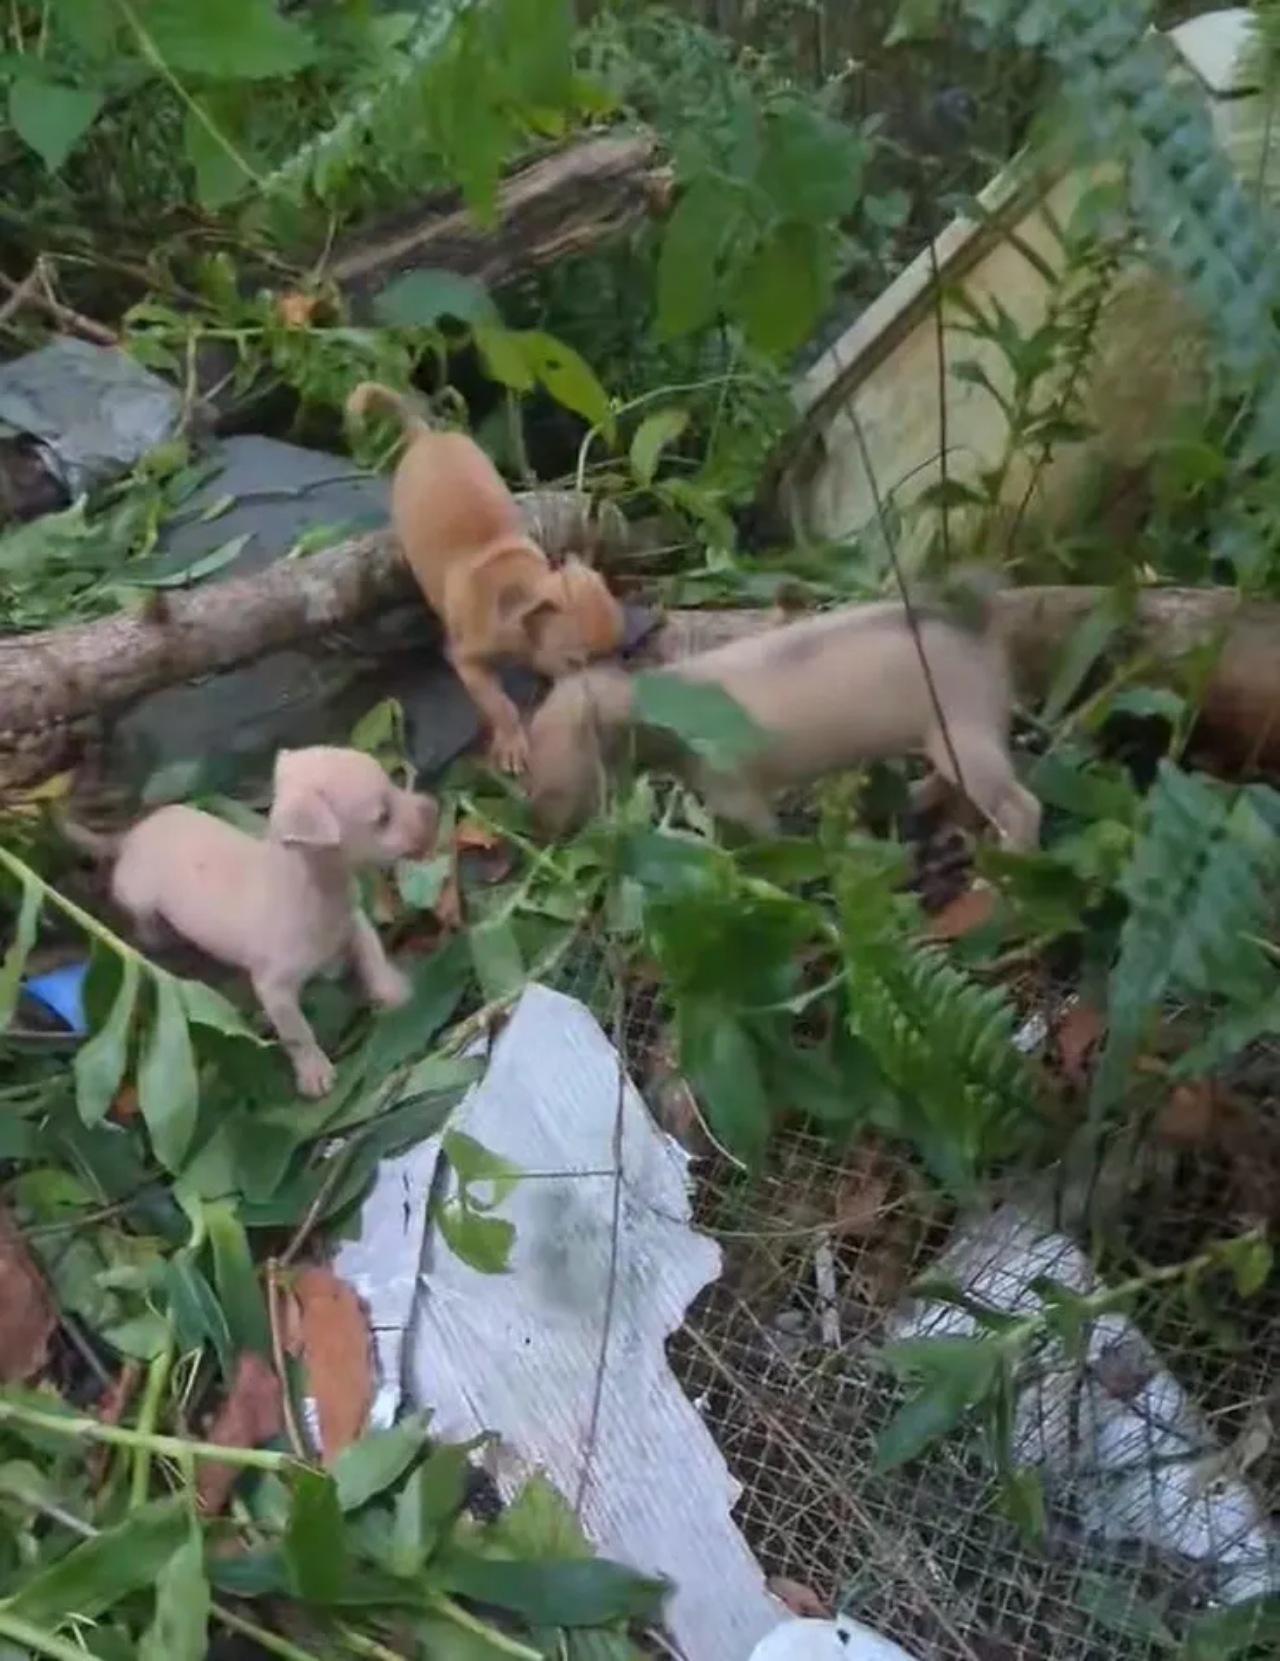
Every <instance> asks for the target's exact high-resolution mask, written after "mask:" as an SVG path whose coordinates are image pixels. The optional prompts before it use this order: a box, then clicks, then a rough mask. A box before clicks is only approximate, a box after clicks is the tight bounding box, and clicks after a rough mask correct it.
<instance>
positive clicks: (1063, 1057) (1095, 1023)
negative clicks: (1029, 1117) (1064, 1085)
mask: <svg viewBox="0 0 1280 1661" xmlns="http://www.w3.org/2000/svg"><path fill="white" fill-rule="evenodd" d="M1103 1031H1104V1023H1103V1019H1102V1014H1101V1011H1099V1010H1097V1009H1095V1008H1094V1006H1093V1005H1092V1004H1091V1003H1086V1002H1085V1000H1084V999H1083V998H1077V999H1076V1001H1075V1002H1074V1003H1073V1004H1072V1005H1071V1007H1070V1008H1069V1009H1068V1010H1067V1011H1066V1013H1065V1014H1064V1015H1063V1017H1062V1019H1061V1020H1060V1021H1059V1022H1058V1024H1057V1027H1056V1028H1055V1030H1054V1041H1055V1043H1056V1045H1057V1050H1058V1064H1059V1066H1060V1067H1061V1068H1062V1076H1063V1077H1064V1078H1065V1079H1066V1080H1067V1082H1068V1084H1073V1085H1075V1086H1076V1088H1077V1089H1083V1088H1084V1086H1085V1085H1086V1084H1088V1082H1089V1065H1090V1063H1091V1061H1092V1060H1093V1052H1094V1050H1095V1049H1096V1048H1097V1046H1098V1042H1099V1040H1100V1039H1101V1037H1102V1034H1103Z"/></svg>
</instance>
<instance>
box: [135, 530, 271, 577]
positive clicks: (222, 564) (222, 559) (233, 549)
mask: <svg viewBox="0 0 1280 1661" xmlns="http://www.w3.org/2000/svg"><path fill="white" fill-rule="evenodd" d="M252 535H253V533H252V531H246V532H245V533H244V535H243V536H233V537H231V538H229V539H228V540H227V541H226V542H220V543H219V544H218V546H217V547H216V548H210V549H209V551H208V552H207V553H203V554H200V555H198V556H197V558H195V559H193V560H192V562H191V564H190V565H184V566H182V568H181V569H180V570H178V571H163V572H158V573H157V574H156V575H154V576H152V575H150V574H149V573H148V572H147V571H145V570H143V571H127V572H126V573H125V575H126V577H127V579H128V583H129V586H130V587H131V588H193V587H194V586H195V584H196V583H198V582H202V581H203V580H204V578H205V577H212V576H214V575H215V574H216V573H217V572H219V571H224V570H225V569H226V568H227V566H228V565H234V564H235V562H236V560H238V559H239V558H240V555H241V554H242V553H243V552H244V550H245V546H246V545H247V543H248V542H249V539H250V537H251V536H252Z"/></svg>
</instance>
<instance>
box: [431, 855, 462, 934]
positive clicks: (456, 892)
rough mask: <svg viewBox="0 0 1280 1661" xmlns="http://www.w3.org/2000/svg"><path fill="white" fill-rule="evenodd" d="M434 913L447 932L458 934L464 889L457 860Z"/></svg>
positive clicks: (446, 880)
mask: <svg viewBox="0 0 1280 1661" xmlns="http://www.w3.org/2000/svg"><path fill="white" fill-rule="evenodd" d="M434 915H435V919H436V921H437V922H438V923H439V925H440V927H441V928H442V929H443V930H444V931H445V933H446V934H456V933H457V932H458V930H459V929H460V928H461V927H462V889H461V887H460V885H459V883H458V864H457V861H456V860H454V862H453V868H452V869H451V870H450V872H449V875H448V876H447V877H446V878H445V880H444V885H443V887H442V888H441V890H440V894H439V898H438V899H437V900H436V903H435V908H434Z"/></svg>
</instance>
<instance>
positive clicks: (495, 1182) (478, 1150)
mask: <svg viewBox="0 0 1280 1661" xmlns="http://www.w3.org/2000/svg"><path fill="white" fill-rule="evenodd" d="M442 1146H443V1148H444V1156H445V1158H446V1159H447V1160H448V1161H449V1163H450V1165H452V1166H453V1168H454V1170H455V1172H456V1173H457V1176H458V1181H459V1182H460V1183H461V1185H462V1186H463V1187H464V1188H466V1189H468V1190H470V1189H471V1188H473V1187H474V1186H475V1185H476V1184H477V1183H481V1182H484V1183H489V1184H491V1185H492V1187H493V1199H492V1200H491V1201H490V1202H489V1203H488V1205H486V1206H485V1207H484V1208H483V1209H485V1210H487V1209H489V1205H501V1203H502V1201H503V1200H504V1199H506V1197H507V1195H508V1194H509V1193H510V1192H511V1190H512V1189H513V1188H514V1187H515V1185H516V1184H517V1183H518V1182H519V1180H520V1176H521V1172H520V1167H519V1166H518V1165H513V1164H512V1163H511V1161H510V1160H509V1159H504V1158H503V1157H502V1155H501V1154H496V1153H493V1152H492V1151H491V1150H490V1149H488V1148H486V1147H485V1146H484V1144H483V1143H482V1142H477V1141H476V1139H475V1137H474V1136H468V1135H467V1133H466V1132H465V1131H462V1130H447V1131H446V1132H445V1133H444V1141H443V1144H442ZM468 1202H469V1203H470V1204H471V1205H477V1204H478V1202H477V1200H476V1198H475V1196H474V1195H473V1194H470V1193H469V1194H468Z"/></svg>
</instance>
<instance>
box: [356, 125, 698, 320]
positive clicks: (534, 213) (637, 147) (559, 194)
mask: <svg viewBox="0 0 1280 1661" xmlns="http://www.w3.org/2000/svg"><path fill="white" fill-rule="evenodd" d="M657 155H658V141H657V139H656V138H655V137H654V135H653V134H652V133H640V134H636V135H632V136H628V137H618V136H616V135H612V134H606V135H603V136H601V137H598V138H589V139H585V140H583V141H581V142H579V143H575V144H570V145H567V146H566V147H565V148H564V149H563V150H557V151H556V152H555V153H554V154H552V155H549V156H543V157H541V158H539V160H537V161H535V162H531V163H530V164H529V165H528V166H527V167H523V168H520V169H519V170H518V171H517V172H515V173H512V174H511V175H510V177H509V178H507V179H506V180H505V181H504V182H503V184H502V186H501V188H500V190H499V193H498V206H497V216H496V218H495V221H494V223H493V225H491V226H488V227H486V226H482V225H480V224H478V223H477V222H476V220H475V218H474V216H473V215H472V214H471V212H470V211H469V210H468V209H466V208H457V209H452V208H446V207H444V206H442V204H441V201H440V199H436V200H435V201H434V202H428V203H426V204H423V205H421V206H419V207H417V208H416V209H415V210H414V212H413V215H412V218H411V220H410V221H409V222H408V223H406V222H405V218H404V216H403V215H401V216H399V218H398V223H397V224H396V225H395V226H394V227H389V226H388V225H387V224H386V223H385V222H384V223H383V225H382V226H380V227H375V228H374V229H372V230H366V231H364V232H362V233H361V234H360V236H359V238H358V240H357V241H356V243H355V244H354V245H353V246H352V247H351V248H350V249H349V251H347V252H346V253H343V252H341V251H339V253H338V256H337V258H336V259H335V260H334V261H333V262H332V264H331V265H330V266H329V268H328V276H329V277H330V278H331V279H332V280H333V282H334V283H336V285H337V286H338V288H339V289H340V290H341V291H342V293H343V295H344V296H345V297H346V299H347V301H348V303H349V304H350V305H351V306H352V307H353V309H354V313H355V315H356V316H357V317H359V316H361V315H363V314H364V313H365V312H367V309H368V301H369V298H370V296H371V295H372V294H373V293H375V292H376V291H377V290H378V289H380V288H382V287H383V286H384V285H385V284H386V283H387V282H388V281H389V280H390V279H391V278H392V277H394V276H396V275H397V274H399V273H400V272H402V271H411V270H414V269H415V268H418V267H422V266H438V267H441V268H442V269H444V270H448V271H456V272H458V273H459V274H461V275H462V276H467V277H474V278H476V279H477V280H478V281H480V282H483V283H486V284H488V285H490V286H494V285H497V284H499V283H503V282H510V280H511V279H512V278H513V277H516V276H519V275H521V274H522V273H525V272H529V271H536V270H539V269H540V268H541V267H543V266H546V265H551V264H553V263H554V262H555V261H557V260H562V259H567V258H568V257H570V256H571V255H573V254H581V253H585V252H586V251H587V250H588V249H590V248H594V247H596V246H598V245H599V244H600V243H601V242H604V241H606V240H607V239H608V238H609V237H612V236H615V235H616V234H617V233H618V232H619V231H622V230H625V229H626V228H627V227H628V226H630V225H632V224H634V223H636V222H637V221H638V220H640V219H642V218H644V217H645V215H646V214H648V213H654V212H657V213H661V212H663V211H664V210H665V207H666V204H667V201H668V199H669V196H670V190H671V184H670V175H669V172H668V171H667V170H666V169H665V168H661V167H659V166H658V165H657Z"/></svg>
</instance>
